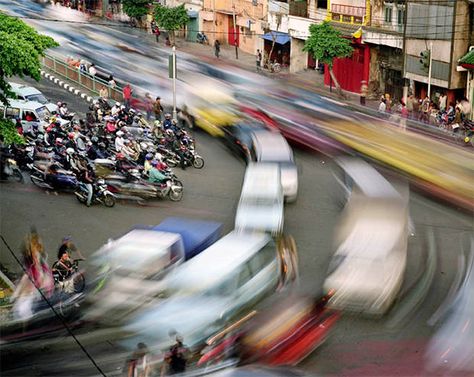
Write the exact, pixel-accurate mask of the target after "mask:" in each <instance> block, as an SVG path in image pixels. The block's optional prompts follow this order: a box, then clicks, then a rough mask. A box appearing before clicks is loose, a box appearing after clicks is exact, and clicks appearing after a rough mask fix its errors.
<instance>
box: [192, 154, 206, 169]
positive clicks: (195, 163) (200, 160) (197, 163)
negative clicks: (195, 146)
mask: <svg viewBox="0 0 474 377" xmlns="http://www.w3.org/2000/svg"><path fill="white" fill-rule="evenodd" d="M193 166H194V167H195V168H196V169H202V168H203V166H204V159H203V158H202V157H200V156H196V157H195V158H194V160H193Z"/></svg>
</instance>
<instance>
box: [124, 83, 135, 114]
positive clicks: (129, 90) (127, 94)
mask: <svg viewBox="0 0 474 377" xmlns="http://www.w3.org/2000/svg"><path fill="white" fill-rule="evenodd" d="M132 92H133V90H132V88H131V87H130V84H127V85H125V86H124V87H123V102H124V104H125V108H126V109H127V110H128V109H129V108H130V100H131V99H132Z"/></svg>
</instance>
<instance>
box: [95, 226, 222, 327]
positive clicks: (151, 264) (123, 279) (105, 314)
mask: <svg viewBox="0 0 474 377" xmlns="http://www.w3.org/2000/svg"><path fill="white" fill-rule="evenodd" d="M221 229H222V224H220V223H216V222H212V221H202V220H191V219H186V218H176V217H170V218H167V219H165V220H164V221H163V222H161V223H160V224H159V225H157V226H155V227H152V228H149V227H144V228H142V229H140V228H138V229H134V230H132V231H130V232H128V233H127V234H125V235H124V236H122V237H120V238H119V239H117V240H113V241H109V242H108V243H107V244H106V245H104V246H103V247H102V248H101V249H100V250H98V251H97V252H96V253H95V254H94V256H93V264H94V265H95V266H96V267H97V268H98V269H99V274H98V275H99V276H100V279H99V281H98V283H97V288H96V290H95V291H94V294H93V295H91V297H90V300H91V301H92V304H93V305H92V306H91V308H90V310H89V311H88V316H89V318H94V319H95V318H98V319H101V320H102V321H104V320H105V321H112V322H117V321H118V320H119V319H120V318H122V317H124V316H126V315H128V314H129V313H130V312H132V311H134V310H135V309H137V308H138V307H140V306H142V305H143V304H144V303H145V302H146V301H149V300H150V299H152V298H153V297H154V296H155V295H156V294H157V293H159V292H161V291H162V290H163V285H162V279H163V277H164V276H165V275H166V274H167V273H169V272H170V271H172V270H173V269H174V268H176V266H178V265H179V264H181V263H183V262H184V261H185V260H189V259H191V258H192V257H194V256H196V255H198V254H199V253H200V252H201V251H203V250H204V249H206V248H207V247H209V246H210V245H212V243H214V242H215V241H217V240H218V239H219V237H220V235H221Z"/></svg>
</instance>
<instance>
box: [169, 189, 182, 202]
mask: <svg viewBox="0 0 474 377" xmlns="http://www.w3.org/2000/svg"><path fill="white" fill-rule="evenodd" d="M169 197H170V199H171V200H172V201H173V202H179V201H180V200H181V199H183V190H179V191H173V190H170V193H169Z"/></svg>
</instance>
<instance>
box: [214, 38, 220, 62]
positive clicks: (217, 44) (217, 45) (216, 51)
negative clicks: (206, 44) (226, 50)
mask: <svg viewBox="0 0 474 377" xmlns="http://www.w3.org/2000/svg"><path fill="white" fill-rule="evenodd" d="M220 53H221V43H220V42H219V40H218V39H216V41H215V42H214V54H215V55H216V58H217V59H219V54H220Z"/></svg>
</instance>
